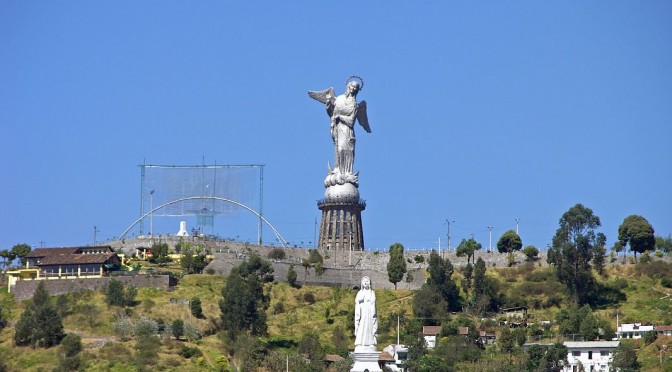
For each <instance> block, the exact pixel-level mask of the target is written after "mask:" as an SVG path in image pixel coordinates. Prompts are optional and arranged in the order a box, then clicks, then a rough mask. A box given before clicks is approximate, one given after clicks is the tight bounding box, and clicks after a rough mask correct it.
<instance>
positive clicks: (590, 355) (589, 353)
mask: <svg viewBox="0 0 672 372" xmlns="http://www.w3.org/2000/svg"><path fill="white" fill-rule="evenodd" d="M588 359H593V352H592V351H589V352H588Z"/></svg>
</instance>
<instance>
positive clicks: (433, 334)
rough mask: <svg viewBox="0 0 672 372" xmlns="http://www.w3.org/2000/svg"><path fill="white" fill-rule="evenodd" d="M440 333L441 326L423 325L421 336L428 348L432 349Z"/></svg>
mask: <svg viewBox="0 0 672 372" xmlns="http://www.w3.org/2000/svg"><path fill="white" fill-rule="evenodd" d="M440 334H441V326H424V327H422V337H424V339H425V345H426V346H427V348H428V349H433V348H434V347H435V346H436V342H437V339H438V338H439V335H440Z"/></svg>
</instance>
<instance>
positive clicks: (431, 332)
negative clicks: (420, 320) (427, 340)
mask: <svg viewBox="0 0 672 372" xmlns="http://www.w3.org/2000/svg"><path fill="white" fill-rule="evenodd" d="M439 333H441V326H424V327H422V334H423V335H427V336H435V335H438V334H439Z"/></svg>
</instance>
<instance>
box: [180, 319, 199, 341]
mask: <svg viewBox="0 0 672 372" xmlns="http://www.w3.org/2000/svg"><path fill="white" fill-rule="evenodd" d="M201 337H203V335H202V334H201V332H200V331H199V330H198V328H196V326H195V325H193V324H192V323H184V338H186V339H187V341H196V340H199V339H200V338H201Z"/></svg>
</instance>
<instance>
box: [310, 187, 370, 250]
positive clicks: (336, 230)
mask: <svg viewBox="0 0 672 372" xmlns="http://www.w3.org/2000/svg"><path fill="white" fill-rule="evenodd" d="M324 194H325V195H324V196H325V198H324V199H322V200H319V201H318V202H317V207H318V208H319V209H320V210H321V211H322V221H321V223H320V236H319V239H318V249H319V250H321V251H323V252H327V253H329V252H338V251H346V252H347V251H349V250H353V251H363V250H364V232H363V230H362V211H363V210H364V209H365V208H366V202H365V201H364V200H362V199H360V198H359V191H358V190H357V187H355V186H354V185H352V184H349V183H348V184H345V185H335V186H330V187H328V188H327V190H326V191H325V193H324Z"/></svg>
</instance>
